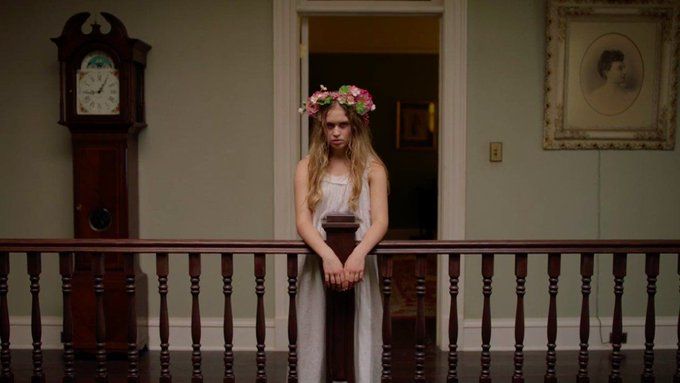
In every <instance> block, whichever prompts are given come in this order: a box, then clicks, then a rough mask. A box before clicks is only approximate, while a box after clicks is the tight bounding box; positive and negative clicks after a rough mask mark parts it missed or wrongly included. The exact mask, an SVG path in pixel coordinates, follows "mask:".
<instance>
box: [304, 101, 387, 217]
mask: <svg viewBox="0 0 680 383" xmlns="http://www.w3.org/2000/svg"><path fill="white" fill-rule="evenodd" d="M333 105H339V106H340V107H341V108H342V109H343V110H344V111H345V114H346V115H347V119H348V120H349V123H350V126H351V129H352V134H351V136H350V139H349V143H348V146H347V151H346V155H347V159H348V160H349V163H350V166H349V180H350V182H351V185H352V193H351V194H350V197H349V201H348V202H349V208H350V210H351V211H353V212H355V211H356V210H357V208H358V206H359V195H360V194H361V186H362V182H361V177H362V176H363V174H364V171H365V170H366V167H368V166H370V165H371V164H370V163H369V161H372V162H376V163H378V164H379V165H380V166H382V167H383V168H385V164H384V163H383V162H382V160H381V159H380V157H378V154H376V152H375V150H374V149H373V145H371V131H370V129H369V126H368V119H364V118H362V116H360V115H359V114H357V112H356V111H355V110H354V108H352V107H348V106H345V105H342V104H339V103H337V102H333V103H331V104H330V105H328V106H325V107H323V109H321V110H320V111H319V113H318V115H317V117H316V118H315V119H314V126H313V129H312V134H311V137H310V147H309V164H308V168H307V170H308V171H307V173H308V179H307V184H308V185H309V189H308V191H307V206H308V207H309V210H310V211H312V212H313V211H314V210H316V206H317V205H318V204H319V202H320V201H321V198H322V197H323V195H322V194H323V193H322V190H321V181H323V178H324V175H325V174H326V171H327V169H328V163H329V158H330V150H329V147H328V141H327V140H326V133H325V126H326V115H327V114H328V111H329V110H330V109H331V108H332V107H333ZM385 169H386V168H385ZM386 170H387V169H386Z"/></svg>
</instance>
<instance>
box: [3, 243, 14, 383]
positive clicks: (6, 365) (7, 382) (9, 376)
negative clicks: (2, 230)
mask: <svg viewBox="0 0 680 383" xmlns="http://www.w3.org/2000/svg"><path fill="white" fill-rule="evenodd" d="M8 275H9V253H7V252H0V366H1V368H0V383H12V382H14V373H12V358H11V355H10V351H9V346H10V342H9V333H10V331H9V310H8V308H7V292H8V291H9V286H8V284H7V277H8Z"/></svg>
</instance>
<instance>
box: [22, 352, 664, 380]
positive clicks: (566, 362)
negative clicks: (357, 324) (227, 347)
mask: <svg viewBox="0 0 680 383" xmlns="http://www.w3.org/2000/svg"><path fill="white" fill-rule="evenodd" d="M624 355H625V359H624V361H623V365H622V371H623V381H624V382H639V381H640V372H641V371H642V352H641V351H624ZM576 358H577V354H576V352H574V351H563V352H558V354H557V373H558V379H559V381H561V382H573V381H574V380H575V379H574V377H575V375H576V371H577V369H578V363H577V359H576ZM479 359H480V354H479V353H476V352H464V353H461V355H460V364H459V378H460V382H476V381H478V374H479ZM190 360H191V355H190V353H189V352H173V353H172V354H171V366H172V368H171V370H172V376H173V382H189V381H190V377H191V362H190ZM286 360H287V354H286V353H285V352H269V353H267V374H268V381H269V382H284V381H285V380H284V378H285V374H286ZM158 361H159V354H158V352H155V351H154V352H146V353H144V354H143V355H142V357H141V360H140V362H141V363H140V372H141V379H140V381H141V382H157V381H158V375H159V362H158ZM235 361H236V365H235V373H236V381H238V382H254V381H255V353H254V352H237V353H236V356H235ZM222 363H223V361H222V353H221V352H203V377H204V381H205V382H210V383H212V382H221V381H222V380H221V378H222V376H223V364H222ZM107 366H108V370H109V382H124V381H125V378H124V377H125V370H126V368H127V364H126V362H125V360H110V361H109V362H108V365H107ZM394 366H395V367H394V382H409V381H413V380H412V375H413V353H412V352H411V351H409V350H403V351H396V352H395V355H394ZM94 367H95V362H94V360H92V359H90V360H78V361H77V362H76V372H77V376H78V378H77V380H76V381H77V382H91V381H93V379H92V378H91V377H92V376H94ZM31 368H32V366H31V352H30V351H29V350H20V351H12V370H13V371H14V374H15V382H16V383H19V382H30V375H31ZM426 368H427V375H426V376H427V381H428V382H445V381H446V373H447V354H446V353H445V352H440V351H434V350H430V351H429V352H428V355H427V367H426ZM675 369H676V365H675V351H671V350H659V351H657V352H656V362H655V368H654V370H655V372H656V378H657V379H656V381H657V382H673V379H672V376H673V373H674V372H675ZM44 370H45V374H46V378H47V379H46V382H60V381H61V374H62V366H61V352H60V351H45V353H44ZM589 370H590V377H591V382H606V381H607V377H608V374H609V353H608V352H602V351H598V352H591V359H590V369H589ZM512 371H513V364H512V353H511V352H493V353H492V362H491V372H492V378H493V380H494V381H495V382H508V381H510V377H511V376H512ZM524 372H525V377H526V382H543V374H544V372H545V353H543V352H527V353H526V362H525V369H524ZM302 383H311V382H302ZM314 383H316V382H314Z"/></svg>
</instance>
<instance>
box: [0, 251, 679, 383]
mask: <svg viewBox="0 0 680 383" xmlns="http://www.w3.org/2000/svg"><path fill="white" fill-rule="evenodd" d="M373 251H374V253H375V254H377V255H378V256H379V260H380V266H381V267H380V272H381V279H382V287H381V289H382V295H383V298H384V299H383V333H382V337H383V351H382V381H383V382H390V381H392V329H391V315H390V297H391V293H392V285H393V284H394V283H395V281H394V280H393V256H394V255H398V254H415V255H416V268H415V276H416V284H417V286H416V294H417V320H416V323H417V325H416V342H415V351H414V358H415V371H414V375H413V378H414V380H415V381H416V382H424V381H425V335H426V333H425V312H424V311H425V310H424V301H425V293H426V292H425V274H426V256H427V255H428V254H447V255H448V274H449V286H450V288H449V293H450V297H451V305H450V316H449V317H450V319H449V324H448V325H449V326H448V336H449V358H448V376H447V381H448V382H457V381H458V357H459V352H458V338H457V336H458V327H459V322H458V313H457V310H456V308H457V298H458V291H459V290H458V285H459V277H460V261H461V255H463V254H470V255H473V256H475V255H476V256H481V261H482V268H481V276H482V285H483V314H482V337H481V343H482V346H481V350H482V356H481V365H480V373H479V381H480V382H491V373H490V371H491V354H490V349H491V332H492V328H491V300H490V298H491V295H492V286H493V277H494V259H495V257H496V256H500V255H502V256H514V258H515V270H514V274H515V277H516V286H515V288H516V296H517V302H516V307H517V308H516V318H515V353H514V373H513V375H512V381H513V382H523V381H524V373H523V370H524V365H523V364H524V353H523V346H524V345H523V343H524V331H525V328H524V300H523V299H524V294H525V279H526V277H527V262H528V257H529V256H541V255H547V257H548V270H547V274H548V281H549V287H548V292H549V296H550V303H549V307H548V318H547V323H548V330H547V340H548V350H547V352H546V366H545V378H544V381H545V382H556V381H557V377H556V354H555V350H556V347H557V345H556V336H557V306H556V296H557V293H558V281H559V277H560V264H561V259H562V258H563V257H567V256H568V257H571V256H578V257H580V262H581V268H580V274H581V275H580V277H581V292H582V306H581V307H582V309H581V322H580V352H579V354H578V363H579V370H578V372H577V374H576V381H577V382H588V381H589V378H588V362H589V351H588V347H589V343H588V340H589V333H590V328H589V318H590V313H589V295H590V289H591V288H590V286H591V278H592V277H593V264H594V259H595V257H596V256H598V255H599V254H613V279H614V291H613V293H614V297H615V303H614V314H613V329H612V348H611V365H610V373H609V381H610V382H620V381H621V371H620V368H621V360H622V355H621V343H622V334H623V326H622V303H621V300H622V295H623V291H624V289H623V287H624V277H625V276H626V261H627V258H628V256H629V255H630V256H644V257H645V274H646V277H647V297H648V299H647V308H646V322H645V350H644V352H643V353H642V355H641V357H642V358H643V361H644V369H643V371H640V374H641V377H642V381H643V382H653V381H654V380H655V377H654V370H653V365H654V335H655V334H654V333H655V327H656V326H655V310H654V308H655V304H654V297H655V293H656V280H657V276H658V275H659V261H660V258H661V257H662V256H663V257H666V256H674V257H678V258H680V256H679V255H678V254H679V253H680V241H654V240H649V241H383V242H381V243H380V244H379V245H378V246H377V247H376V248H375V249H374V250H373ZM10 253H23V254H26V260H27V265H28V274H29V277H30V282H31V284H30V291H31V295H32V309H31V330H32V337H33V369H32V377H31V381H35V382H39V381H44V379H45V374H46V372H45V371H44V370H43V368H42V363H43V360H42V350H41V341H42V340H41V321H40V318H41V316H40V300H39V298H40V274H41V259H42V258H43V257H49V256H53V255H54V254H57V256H58V257H59V266H60V267H59V269H60V274H61V277H62V294H63V305H64V307H63V365H64V378H63V381H65V382H72V381H75V379H76V376H75V372H74V371H75V370H74V368H73V366H74V353H73V344H72V336H73V322H72V312H71V300H72V297H71V278H72V275H73V264H74V254H79V253H89V254H92V255H93V256H92V262H93V279H94V290H95V296H96V307H97V312H96V328H97V331H96V338H97V339H96V372H95V374H96V376H95V378H96V380H97V381H106V380H107V377H108V372H107V359H106V343H105V339H106V334H105V323H104V321H105V318H104V314H103V313H104V311H103V307H104V303H103V293H104V291H105V290H106V286H104V284H103V280H104V279H103V278H104V268H103V266H102V265H103V259H104V255H105V254H108V253H123V254H126V256H128V257H134V256H137V255H139V256H154V257H155V259H156V275H157V279H158V292H159V296H160V323H159V326H160V329H159V332H160V341H161V343H160V347H161V353H160V380H161V382H170V381H171V376H170V353H169V344H170V339H169V323H168V306H167V300H166V296H167V291H168V285H167V281H168V275H169V273H170V269H169V263H168V254H170V253H173V254H174V253H179V254H188V262H189V277H190V280H191V294H192V317H191V336H192V339H191V341H192V350H193V351H192V354H191V361H192V382H201V381H203V377H202V365H201V364H202V360H201V332H200V329H201V320H200V312H199V295H200V276H201V257H202V256H219V257H221V265H222V277H223V293H224V382H234V381H235V376H234V371H233V365H234V353H233V350H232V347H233V345H232V341H233V323H232V319H233V312H232V307H231V292H232V278H233V257H234V255H238V256H250V255H252V256H253V259H254V267H253V269H254V276H255V284H256V287H255V293H256V296H257V312H256V339H255V342H256V344H257V353H256V361H255V366H254V367H255V369H256V370H257V379H256V381H257V382H265V381H266V380H267V376H266V372H265V364H266V357H265V317H264V296H265V288H264V281H265V254H276V255H281V256H285V257H287V264H288V267H287V273H288V293H289V297H290V310H289V328H288V330H289V332H288V335H289V358H288V373H287V374H288V376H287V379H288V381H289V382H296V381H297V347H296V345H297V330H296V314H297V313H296V307H295V296H296V293H297V259H298V255H299V254H310V253H311V252H310V250H309V248H308V247H307V246H306V245H305V244H304V243H303V242H301V241H180V240H0V338H1V339H0V340H1V342H0V382H12V381H13V369H12V363H11V356H10V350H11V348H12V346H11V341H10V313H9V311H8V305H7V294H8V275H9V272H10V264H9V254H10ZM669 272H670V271H669ZM672 272H674V273H677V274H679V275H680V259H678V268H677V270H673V271H672ZM134 278H135V277H134V274H131V275H129V276H128V277H127V278H126V291H127V293H128V299H129V300H130V304H129V305H128V307H130V310H134V306H135V305H134V304H132V303H134V300H135V287H134V286H135V283H134V282H135V279H134ZM506 287H507V286H506ZM679 303H680V302H679ZM128 315H131V316H133V317H134V312H129V313H128ZM678 331H680V315H679V322H678ZM136 336H137V334H136V330H135V328H134V326H130V327H129V333H128V344H129V352H128V361H129V363H128V369H127V381H128V382H136V381H138V380H139V367H138V353H137V351H136V344H137V341H136ZM676 355H677V357H676V358H677V360H676V367H675V372H674V382H679V381H680V351H678V350H676Z"/></svg>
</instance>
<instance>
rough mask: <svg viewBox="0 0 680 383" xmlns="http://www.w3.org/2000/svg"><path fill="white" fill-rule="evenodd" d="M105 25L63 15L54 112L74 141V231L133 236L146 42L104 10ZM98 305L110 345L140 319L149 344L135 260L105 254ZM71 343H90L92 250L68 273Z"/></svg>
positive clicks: (79, 346) (118, 344)
mask: <svg viewBox="0 0 680 383" xmlns="http://www.w3.org/2000/svg"><path fill="white" fill-rule="evenodd" d="M101 15H102V16H103V17H104V19H105V20H106V21H107V22H108V23H109V24H110V26H111V29H110V31H108V32H107V33H102V30H101V26H100V25H99V24H97V23H96V22H95V23H94V24H92V30H91V32H89V33H83V32H82V27H83V24H84V23H85V22H86V20H87V19H88V17H89V16H90V14H89V13H88V12H83V13H78V14H76V15H73V16H71V18H70V19H69V20H68V21H67V22H66V25H65V26H64V29H63V31H62V33H61V36H59V37H56V38H53V39H52V41H53V42H54V43H55V44H57V46H58V48H59V64H60V74H59V76H60V82H61V84H60V85H61V86H60V90H61V101H60V110H61V113H60V120H59V124H61V125H64V126H66V127H68V128H69V130H70V132H71V138H72V147H73V203H74V206H73V209H74V210H73V213H74V220H73V222H74V225H75V227H74V233H75V237H76V238H138V237H139V230H138V221H139V219H138V206H137V205H138V203H137V201H138V197H137V189H138V186H137V133H138V132H139V131H140V130H141V129H142V128H144V127H145V126H146V122H145V113H144V68H145V66H146V55H147V52H148V51H149V49H151V47H150V46H149V45H148V44H146V43H145V42H143V41H141V40H137V39H131V38H129V37H128V35H127V31H126V29H125V26H124V25H123V23H122V22H121V21H120V20H119V19H117V18H116V17H115V16H113V15H111V14H109V13H104V12H102V13H101ZM131 273H134V275H135V287H136V288H135V307H136V321H135V322H136V323H129V320H130V319H128V315H127V312H128V297H127V294H126V290H125V278H126V276H127V275H130V274H131ZM104 289H105V293H104V313H105V318H106V320H105V322H106V343H107V344H106V345H107V349H108V351H110V352H125V351H127V332H128V326H129V325H133V326H137V327H138V331H137V339H138V344H137V346H138V347H140V348H141V347H143V346H144V345H146V344H147V340H148V330H147V323H146V321H147V312H148V304H147V290H148V282H147V277H146V275H145V274H143V273H141V271H140V268H139V260H138V259H137V256H135V257H134V258H126V257H124V256H123V255H122V254H107V255H106V256H105V277H104ZM72 294H73V298H74V299H73V324H74V328H73V345H74V349H75V350H76V351H82V352H90V351H94V350H95V297H94V290H93V276H92V273H91V256H90V255H88V254H82V255H79V256H77V257H76V260H75V273H74V276H73V291H72Z"/></svg>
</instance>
